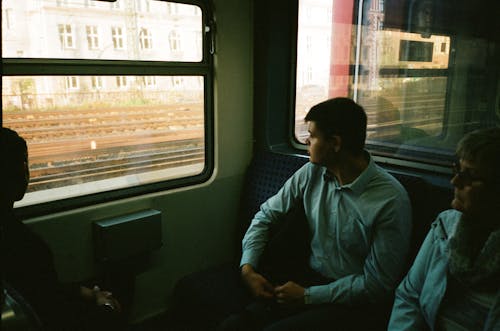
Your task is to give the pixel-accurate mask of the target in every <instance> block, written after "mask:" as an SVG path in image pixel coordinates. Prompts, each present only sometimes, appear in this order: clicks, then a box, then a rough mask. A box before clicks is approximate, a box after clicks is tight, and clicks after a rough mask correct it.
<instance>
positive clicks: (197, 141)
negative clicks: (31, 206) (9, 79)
mask: <svg viewBox="0 0 500 331" xmlns="http://www.w3.org/2000/svg"><path fill="white" fill-rule="evenodd" d="M3 120H4V125H5V126H7V127H10V128H12V129H14V130H16V131H17V132H18V133H19V134H20V135H21V136H22V137H24V138H25V139H26V141H27V142H28V146H29V161H30V172H31V180H30V185H29V188H28V192H34V191H40V190H44V189H50V188H56V187H63V186H67V185H74V184H80V183H85V182H91V181H97V180H101V179H109V178H114V177H120V176H125V175H130V174H138V173H144V172H150V171H155V170H161V169H167V168H173V167H179V166H184V165H189V164H195V163H202V162H204V158H205V155H204V114H203V107H202V105H200V104H195V105H176V106H170V107H169V106H147V107H144V106H142V107H126V108H107V109H77V110H75V109H72V110H57V111H21V112H5V113H4V114H3Z"/></svg>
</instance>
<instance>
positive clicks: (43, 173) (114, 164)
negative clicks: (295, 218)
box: [1, 0, 214, 213]
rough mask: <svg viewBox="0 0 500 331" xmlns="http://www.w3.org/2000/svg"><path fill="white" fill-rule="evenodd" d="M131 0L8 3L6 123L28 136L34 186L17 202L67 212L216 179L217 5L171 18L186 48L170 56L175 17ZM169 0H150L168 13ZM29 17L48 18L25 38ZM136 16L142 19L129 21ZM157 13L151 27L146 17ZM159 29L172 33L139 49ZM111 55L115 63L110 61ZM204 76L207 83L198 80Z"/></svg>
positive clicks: (4, 43) (186, 6)
mask: <svg viewBox="0 0 500 331" xmlns="http://www.w3.org/2000/svg"><path fill="white" fill-rule="evenodd" d="M56 1H58V2H56ZM135 1H136V0H117V1H116V2H113V3H110V2H107V3H105V2H103V1H97V0H96V1H95V7H93V4H94V2H93V1H92V0H88V2H86V0H44V1H41V0H30V1H16V0H8V1H2V27H3V28H4V33H3V34H2V66H3V68H4V71H5V73H8V75H3V76H2V86H3V91H2V112H1V115H2V123H3V125H4V126H6V127H12V128H13V129H15V130H16V131H18V132H19V134H20V135H21V136H23V137H25V138H26V140H27V143H28V148H29V151H30V160H29V162H30V168H31V169H32V173H31V176H32V178H31V180H30V184H29V187H28V192H27V193H26V195H25V196H24V199H23V200H22V201H19V202H17V203H16V208H20V207H22V208H24V207H28V209H26V210H29V211H30V212H31V211H32V210H33V211H37V212H38V210H40V211H41V212H42V213H45V212H46V211H47V212H54V211H56V210H57V211H58V210H67V209H71V208H73V207H80V206H84V205H91V204H94V203H98V202H102V201H103V200H108V201H111V200H113V199H121V198H123V197H130V196H133V195H135V196H138V195H140V194H145V193H150V192H156V191H158V190H166V189H170V188H173V187H179V184H180V185H182V186H186V185H192V184H198V183H200V182H203V181H205V180H207V179H208V178H210V176H211V174H212V170H213V163H214V162H213V149H214V146H213V143H212V142H213V141H214V139H213V132H212V130H211V128H212V127H213V124H214V123H213V117H214V116H213V105H212V103H211V102H207V101H208V100H212V98H213V91H212V84H211V82H212V72H213V70H212V61H210V54H209V52H208V50H207V49H202V47H203V46H204V45H203V43H202V42H201V40H202V38H203V36H205V33H204V31H203V27H204V26H206V25H207V24H208V20H209V19H210V15H209V13H205V12H203V15H201V14H200V15H198V16H196V17H195V16H194V15H190V14H191V13H192V12H193V11H194V9H193V10H191V8H193V7H196V8H198V9H199V10H200V13H201V9H202V8H203V7H199V6H196V5H189V4H178V6H179V7H180V8H179V10H181V11H182V13H183V15H184V14H185V16H183V17H182V19H180V17H179V19H178V20H176V22H175V24H176V29H177V31H178V32H179V34H180V35H181V36H182V38H183V40H182V43H183V45H186V46H185V47H187V46H188V45H189V52H185V54H179V53H176V54H174V55H172V54H171V52H170V51H169V44H168V33H169V32H170V31H171V29H172V20H168V19H155V18H153V17H152V16H151V17H146V16H148V15H146V14H145V13H144V12H142V13H141V12H138V11H137V6H136V2H135ZM143 2H144V1H143ZM11 3H15V4H16V5H17V7H19V9H20V10H16V8H17V7H13V6H12V5H10V4H11ZM28 3H30V4H31V5H29V4H28ZM200 3H201V2H200ZM37 4H39V5H37ZM49 4H51V5H49ZM56 4H58V5H60V6H61V7H57V8H56ZM86 4H88V7H85V6H86ZM108 4H110V5H109V6H108ZM168 4H169V2H167V1H154V2H152V1H151V2H150V6H151V8H150V9H151V11H155V15H156V13H158V14H159V15H160V14H161V15H163V16H167V18H168V15H167V10H168V9H167V5H168ZM65 5H67V6H68V7H63V6H65ZM110 7H111V8H113V9H110ZM10 8H12V12H8V13H6V10H7V9H10ZM70 8H71V9H75V10H69V9H70ZM117 8H120V10H118V9H117ZM145 8H147V7H144V3H143V4H142V9H143V10H144V9H145ZM21 9H22V10H21ZM25 9H27V10H25ZM10 13H11V14H12V15H10ZM101 14H102V15H101ZM7 15H9V16H8V17H6V16H7ZM124 15H130V16H127V17H125V16H124ZM33 17H46V18H47V19H45V20H40V22H39V23H40V26H36V28H35V29H30V31H29V33H30V35H29V36H26V25H25V24H24V25H23V24H18V22H29V21H30V20H32V18H33ZM134 17H137V19H138V20H140V23H138V24H139V25H138V26H135V25H134V24H135V23H134V22H131V21H130V19H132V20H133V18H134ZM155 17H156V16H155ZM143 18H144V21H141V20H142V19H143ZM150 19H154V26H152V25H151V26H149V25H147V23H146V20H150ZM101 21H102V22H107V23H100V22H101ZM8 22H10V23H9V25H10V30H8V27H7V23H8ZM37 22H38V21H37ZM142 22H143V23H142ZM129 23H131V24H132V25H130V24H129ZM103 24H106V25H103ZM142 24H143V25H142ZM94 25H95V26H97V29H96V28H94V27H92V26H94ZM87 26H89V28H88V33H87ZM142 27H145V28H148V29H147V30H142V31H141V28H142ZM153 28H154V30H153ZM153 31H154V32H153ZM156 31H166V33H165V35H164V36H163V37H164V38H163V39H164V40H162V43H163V44H162V45H161V47H163V49H164V51H162V52H154V51H141V48H140V47H141V45H140V44H139V41H140V40H141V39H142V40H141V44H142V47H143V48H152V46H153V45H152V36H153V35H154V37H155V38H157V37H158V36H157V35H156V34H155V33H156ZM141 32H142V33H141ZM193 33H195V34H196V38H198V39H196V38H195V37H194V36H193ZM139 34H141V39H140V38H139ZM28 37H29V38H28ZM87 37H88V40H87ZM41 40H42V41H43V45H42V44H40V41H41ZM129 40H130V41H133V42H134V44H130V43H129ZM195 40H200V42H199V43H197V45H195ZM85 43H87V44H85ZM157 43H158V39H157V40H155V45H154V46H155V48H159V46H160V45H159V44H157ZM21 47H22V48H21ZM92 47H98V48H99V51H89V50H88V48H92ZM132 47H133V48H132ZM155 48H153V49H152V50H155ZM127 49H130V51H127ZM32 50H36V52H35V53H34V52H33V51H32ZM181 55H182V56H181ZM21 58H22V59H23V60H21V61H18V60H16V59H21ZM12 59H14V60H12ZM47 59H53V60H47ZM108 60H113V61H114V62H113V64H114V65H113V67H112V69H111V70H109V69H110V65H109V63H110V62H111V61H108ZM151 61H155V65H154V67H152V66H151ZM181 61H182V62H184V63H179V62H181ZM40 63H43V68H44V69H43V71H40ZM186 64H187V65H186ZM6 69H8V70H6ZM43 73H45V75H43ZM101 73H102V75H101ZM158 73H161V76H156V75H157V74H158ZM171 77H176V78H175V79H172V80H173V81H174V82H175V85H176V86H175V88H171ZM200 79H207V81H208V82H209V83H207V84H203V85H201V86H199V85H197V81H198V80H200ZM186 105H189V106H188V107H187V108H186ZM19 110H22V111H21V112H20V111H19ZM19 113H22V118H20V117H19ZM176 113H177V114H176ZM181 114H182V116H178V115H181ZM82 115H83V116H82ZM34 123H35V124H34ZM186 123H189V124H186ZM34 127H35V129H33V128H34ZM56 145H57V149H58V152H57V153H53V152H52V149H51V148H52V147H54V146H56ZM187 151H188V152H187ZM179 154H182V155H181V157H179ZM141 160H148V161H146V162H143V161H141ZM149 160H151V162H149ZM138 161H139V162H138ZM31 208H34V209H31Z"/></svg>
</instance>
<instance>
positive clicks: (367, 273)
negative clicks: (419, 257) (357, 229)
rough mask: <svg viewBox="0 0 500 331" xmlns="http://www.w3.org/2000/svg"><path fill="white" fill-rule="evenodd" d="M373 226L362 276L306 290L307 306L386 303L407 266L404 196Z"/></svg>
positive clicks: (408, 211) (407, 212) (408, 225)
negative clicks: (371, 238)
mask: <svg viewBox="0 0 500 331" xmlns="http://www.w3.org/2000/svg"><path fill="white" fill-rule="evenodd" d="M373 226H374V230H373V241H372V244H371V247H370V250H369V253H368V256H367V257H366V259H365V263H364V266H363V273H361V274H351V275H347V276H345V277H342V278H339V279H337V280H335V281H333V282H331V283H329V284H326V285H320V286H312V287H310V288H309V289H308V290H307V292H306V293H307V294H308V296H309V298H308V302H309V303H312V304H321V303H341V304H347V305H357V304H361V303H366V302H371V303H375V302H386V301H388V299H389V298H390V295H392V293H393V290H394V289H395V288H396V286H397V284H398V282H399V281H400V279H401V274H402V273H403V268H404V266H405V265H406V262H407V253H408V250H409V243H410V236H411V207H410V203H409V199H408V196H407V195H406V194H403V195H400V196H399V197H395V198H393V199H391V200H389V201H387V202H386V203H385V204H384V206H383V208H382V209H381V210H380V215H379V216H378V218H377V220H376V221H375V223H374V225H373Z"/></svg>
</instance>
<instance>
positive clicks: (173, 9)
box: [167, 3, 179, 15]
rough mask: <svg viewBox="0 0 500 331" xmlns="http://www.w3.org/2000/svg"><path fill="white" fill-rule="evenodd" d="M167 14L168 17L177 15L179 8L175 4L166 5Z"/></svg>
mask: <svg viewBox="0 0 500 331" xmlns="http://www.w3.org/2000/svg"><path fill="white" fill-rule="evenodd" d="M167 13H168V14H169V15H177V14H178V13H179V7H178V6H177V4H176V3H167Z"/></svg>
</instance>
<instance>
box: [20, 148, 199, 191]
mask: <svg viewBox="0 0 500 331" xmlns="http://www.w3.org/2000/svg"><path fill="white" fill-rule="evenodd" d="M193 143H194V142H193V141H192V140H187V141H182V142H181V141H178V142H177V144H176V146H175V148H171V149H169V150H168V149H167V150H162V149H161V148H156V149H150V150H149V151H147V152H144V151H141V152H140V153H138V155H134V154H132V153H129V154H128V155H123V156H122V157H115V158H108V159H105V160H95V161H87V162H82V163H80V164H62V165H56V166H50V167H40V168H38V169H35V170H32V171H31V173H32V175H33V178H32V179H31V180H30V185H29V188H28V192H34V191H39V190H44V189H49V188H55V187H62V186H68V185H75V184H80V183H85V182H92V181H97V180H101V179H109V178H114V177H121V176H125V175H131V174H139V173H144V172H150V171H155V170H162V169H167V168H173V167H179V166H185V165H190V164H195V163H202V162H204V159H205V150H204V147H203V144H202V143H203V141H201V140H200V141H198V143H197V144H196V143H195V144H194V145H193ZM181 145H184V148H180V147H179V146H181ZM122 154H123V153H122Z"/></svg>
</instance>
